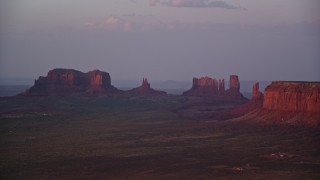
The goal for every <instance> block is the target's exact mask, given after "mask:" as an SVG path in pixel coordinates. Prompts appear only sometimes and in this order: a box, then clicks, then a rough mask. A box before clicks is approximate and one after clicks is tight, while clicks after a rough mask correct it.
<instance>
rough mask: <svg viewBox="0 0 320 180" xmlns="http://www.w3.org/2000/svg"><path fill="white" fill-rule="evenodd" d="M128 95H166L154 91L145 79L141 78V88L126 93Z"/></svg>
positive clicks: (162, 92)
mask: <svg viewBox="0 0 320 180" xmlns="http://www.w3.org/2000/svg"><path fill="white" fill-rule="evenodd" d="M128 93H129V94H135V95H166V94H167V93H166V92H164V91H156V90H154V89H152V88H151V86H150V83H149V82H148V79H147V78H143V80H142V84H141V86H139V87H137V88H133V89H131V90H129V91H128Z"/></svg>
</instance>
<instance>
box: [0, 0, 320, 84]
mask: <svg viewBox="0 0 320 180" xmlns="http://www.w3.org/2000/svg"><path fill="white" fill-rule="evenodd" d="M319 10H320V1H318V0H304V1H300V0H283V1H281V2H279V1H276V0H269V1H267V2H266V1H264V2H261V1H259V2H252V1H249V0H225V1H215V0H214V1H212V0H211V1H210V0H149V1H148V0H123V1H116V0H109V1H100V0H91V1H87V0H69V1H67V2H66V1H62V0H55V1H53V0H48V1H42V0H27V1H22V0H10V1H9V0H5V1H1V2H0V15H1V16H0V20H1V21H0V22H1V28H0V40H1V41H0V77H1V78H7V79H8V78H9V79H10V78H26V79H37V78H38V77H39V76H45V75H46V74H47V72H48V71H49V70H51V69H54V68H71V69H76V70H80V71H82V72H88V71H90V70H93V69H99V70H101V71H105V72H108V73H110V75H111V79H112V80H116V81H120V80H122V81H123V80H135V81H140V80H141V79H142V78H143V77H147V78H148V79H150V80H151V82H152V81H166V80H175V81H184V82H191V80H192V78H193V77H202V76H209V77H213V78H225V79H228V78H229V75H231V74H236V75H238V76H239V78H240V80H253V81H276V80H284V81H320V71H319V67H320V53H319V49H320V11H319Z"/></svg>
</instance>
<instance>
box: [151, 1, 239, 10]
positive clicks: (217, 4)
mask: <svg viewBox="0 0 320 180" xmlns="http://www.w3.org/2000/svg"><path fill="white" fill-rule="evenodd" d="M158 3H160V4H162V5H164V6H170V7H189V8H224V9H244V8H241V7H239V6H234V5H230V4H228V3H227V2H225V1H219V0H218V1H210V0H149V5H150V6H155V5H156V4H158Z"/></svg>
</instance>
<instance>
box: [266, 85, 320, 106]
mask: <svg viewBox="0 0 320 180" xmlns="http://www.w3.org/2000/svg"><path fill="white" fill-rule="evenodd" d="M263 108H264V109H268V110H283V111H295V112H320V82H283V81H277V82H272V84H271V85H269V86H268V87H267V88H266V89H265V92H264V102H263Z"/></svg>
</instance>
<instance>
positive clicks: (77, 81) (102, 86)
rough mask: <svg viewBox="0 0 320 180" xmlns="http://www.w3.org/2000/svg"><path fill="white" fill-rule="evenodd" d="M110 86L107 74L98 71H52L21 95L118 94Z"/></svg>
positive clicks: (116, 90)
mask: <svg viewBox="0 0 320 180" xmlns="http://www.w3.org/2000/svg"><path fill="white" fill-rule="evenodd" d="M118 92H120V91H119V90H118V89H116V88H115V87H113V86H112V85H111V78H110V75H109V73H106V72H102V71H99V70H94V71H90V72H88V73H82V72H80V71H77V70H73V69H54V70H51V71H49V72H48V75H47V76H46V77H42V76H40V77H39V79H38V80H35V83H34V85H33V86H32V87H31V88H30V89H29V90H27V91H26V92H25V93H23V95H63V94H73V93H87V94H92V95H93V94H109V93H118Z"/></svg>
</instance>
